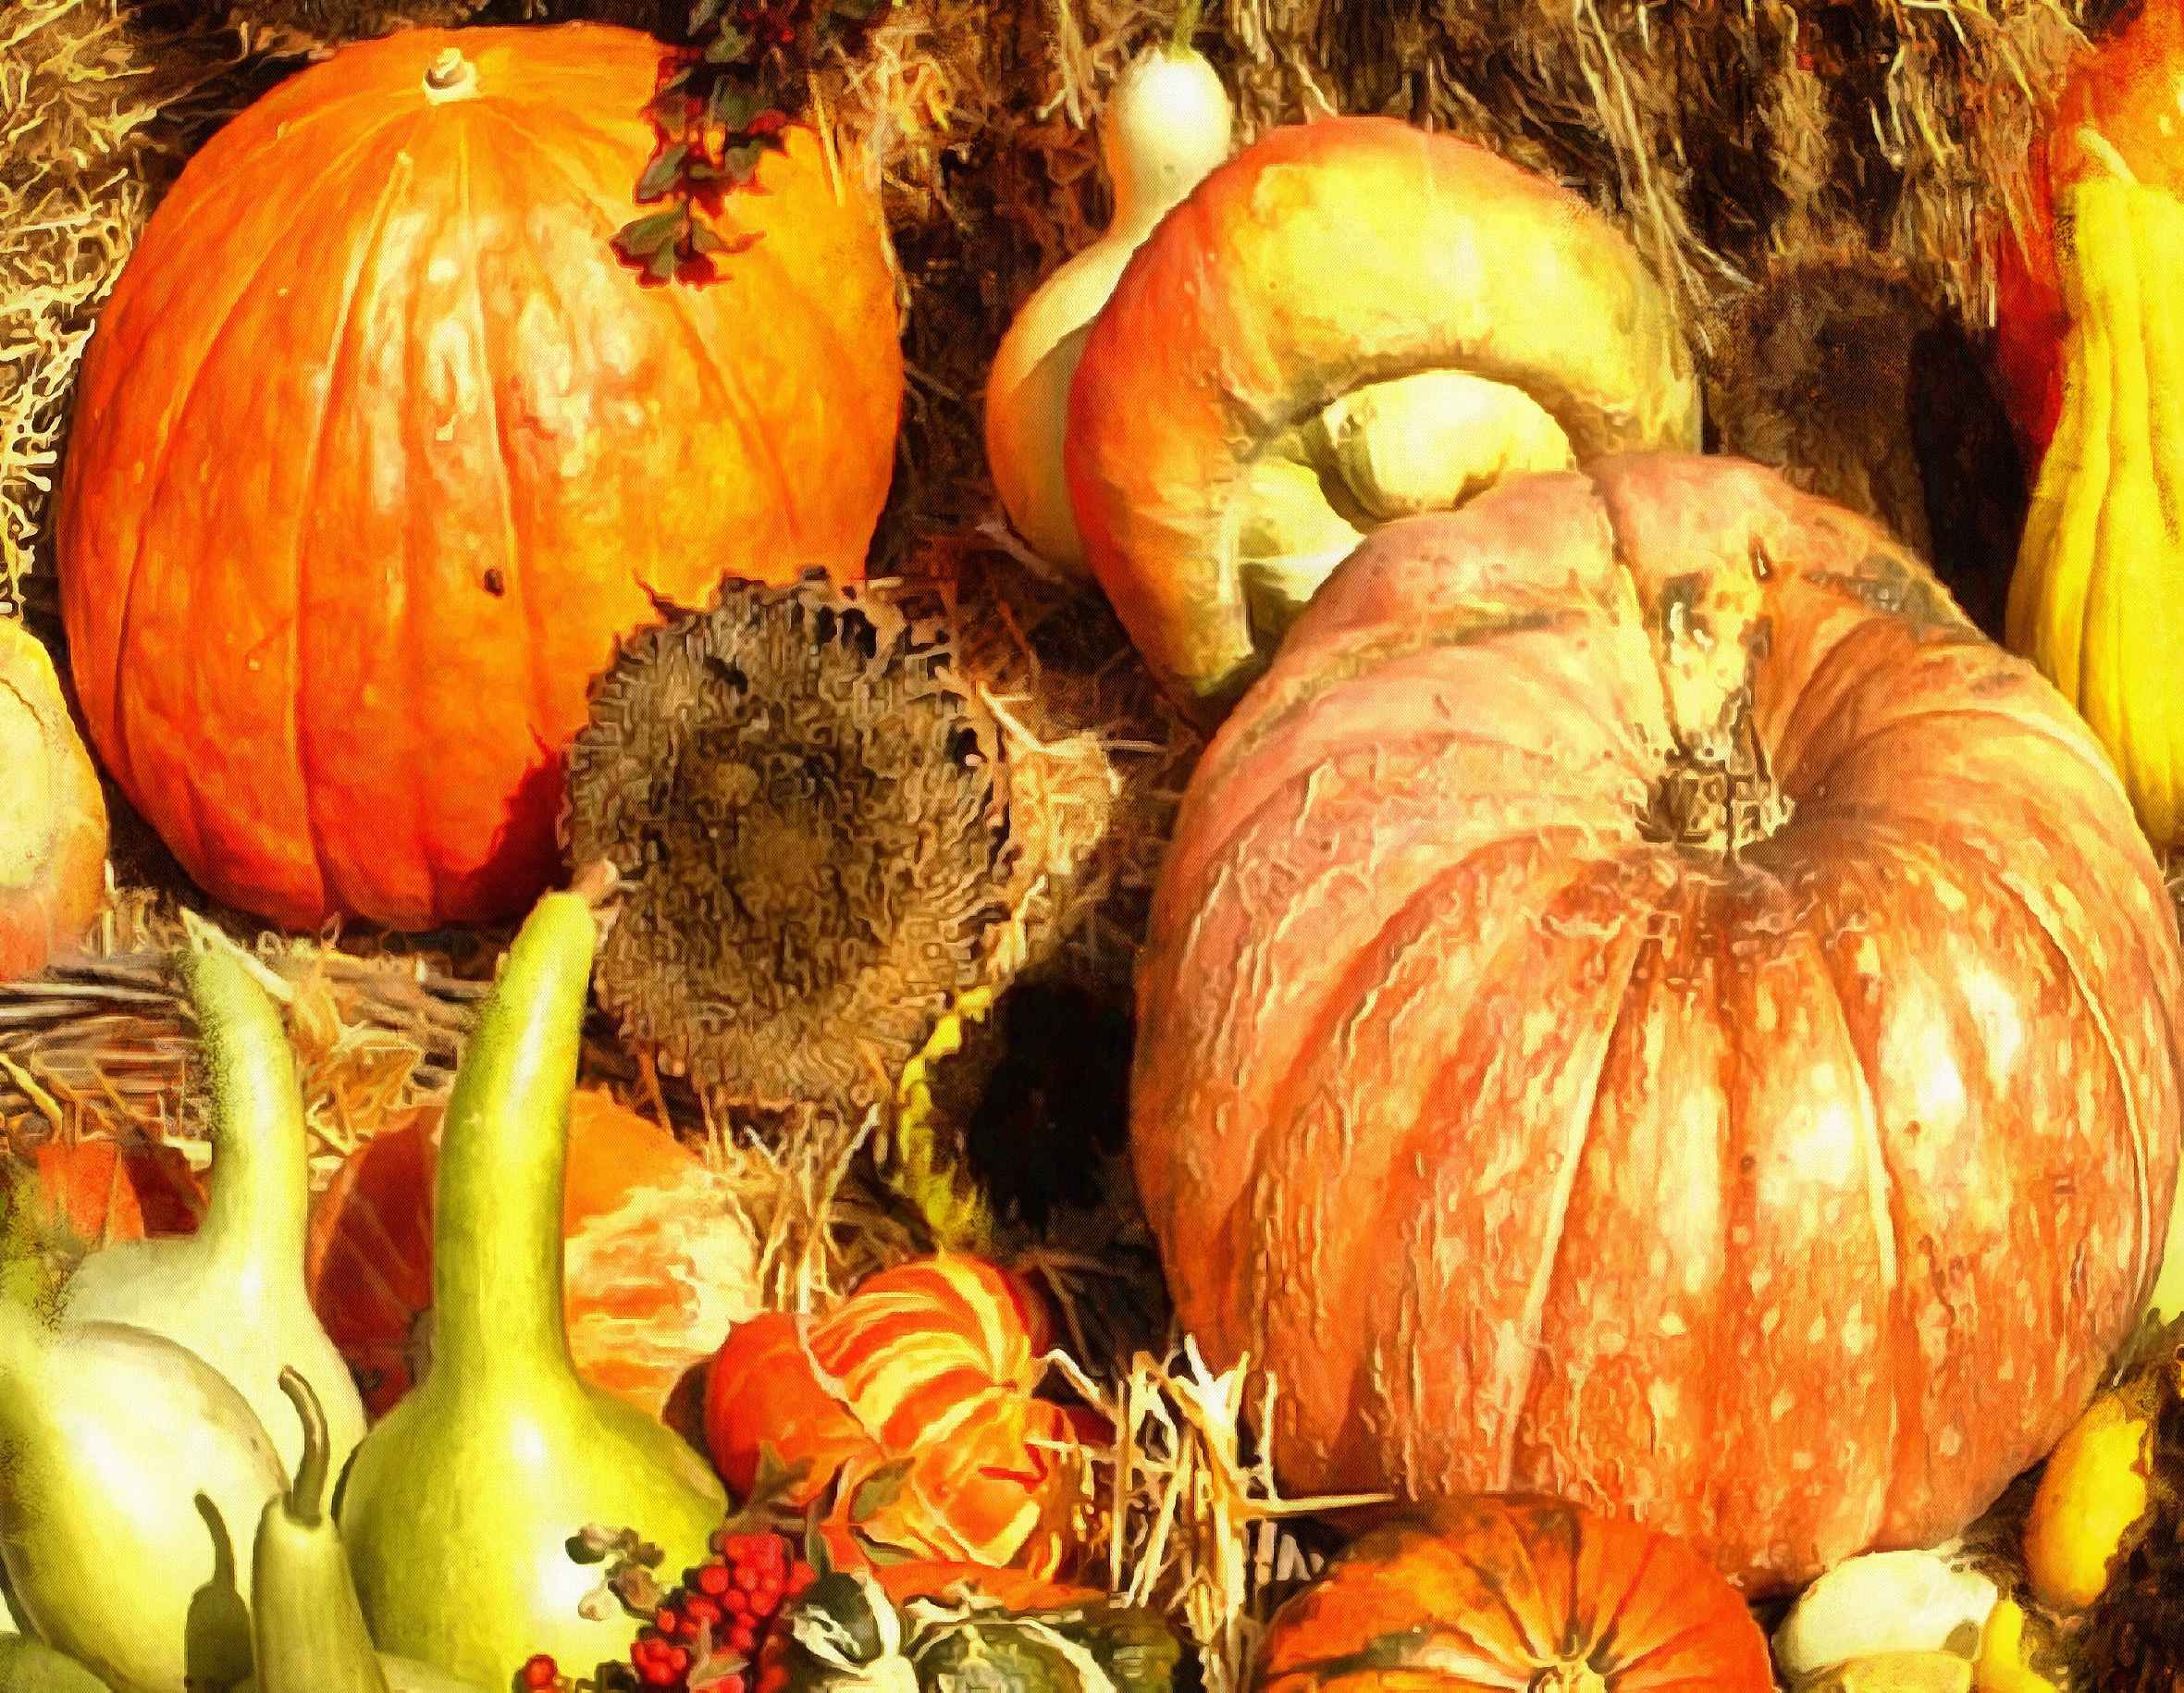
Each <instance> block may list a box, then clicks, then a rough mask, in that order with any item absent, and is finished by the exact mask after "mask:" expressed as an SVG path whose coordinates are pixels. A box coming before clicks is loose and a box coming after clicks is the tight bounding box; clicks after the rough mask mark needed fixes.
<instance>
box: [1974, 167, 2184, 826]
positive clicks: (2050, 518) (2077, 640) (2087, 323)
mask: <svg viewBox="0 0 2184 1693" xmlns="http://www.w3.org/2000/svg"><path fill="white" fill-rule="evenodd" d="M2115 164H2116V166H2117V167H2120V165H2121V160H2120V159H2116V160H2115ZM2060 210H2061V213H2062V216H2061V218H2060V220H2059V226H2058V239H2057V241H2056V250H2055V256H2056V266H2057V272H2058V275H2059V278H2060V281H2061V285H2062V298H2063V308H2064V311H2065V314H2066V315H2067V322H2068V326H2069V327H2068V328H2067V332H2066V334H2065V338H2064V344H2063V392H2062V410H2061V414H2060V416H2059V418H2058V420H2057V422H2056V425H2055V432H2054V439H2052V440H2051V441H2050V442H2049V444H2048V449H2047V453H2046V456H2045V457H2044V458H2043V459H2042V462H2041V467H2040V480H2039V483H2038V486H2037V488H2036V489H2035V491H2034V493H2033V497H2032V509H2031V513H2030V515H2029V516H2028V517H2027V519H2026V522H2025V536H2024V540H2023V543H2022V545H2021V547H2020V549H2019V551H2018V555H2017V575H2016V576H2015V578H2014V579H2013V580H2012V582H2011V584H2010V597H2009V625H2008V634H2009V643H2010V645H2011V646H2012V647H2013V648H2015V649H2017V651H2019V652H2021V653H2024V654H2025V655H2026V656H2027V657H2029V658H2030V659H2031V660H2032V661H2033V662H2034V663H2036V664H2038V665H2039V666H2040V668H2041V670H2042V672H2043V673H2046V675H2047V676H2048V678H2049V680H2051V681H2052V682H2054V685H2055V686H2057V687H2058V688H2060V689H2061V690H2062V692H2063V694H2064V696H2065V697H2066V698H2068V699H2069V700H2070V702H2071V703H2072V704H2073V705H2075V706H2077V708H2078V709H2079V711H2080V712H2081V713H2082V714H2083V715H2084V717H2085V720H2086V722H2087V723H2090V724H2091V726H2092V730H2093V733H2094V734H2095V735H2098V736H2099V737H2100V740H2101V743H2102V745H2103V746H2104V747H2105V748H2107V749H2108V753H2109V756H2110V757H2111V758H2113V759H2114V760H2115V761H2116V770H2117V772H2119V773H2120V774H2121V775H2122V777H2123V784H2124V787H2125V788H2126V790H2127V791H2128V793H2129V795H2130V797H2131V805H2132V807H2133V809H2136V811H2137V812H2138V815H2139V822H2140V823H2141V826H2142V827H2143V828H2144V829H2145V831H2146V833H2147V834H2148V836H2149V837H2150V838H2151V839H2152V840H2153V843H2154V844H2155V845H2156V846H2162V847H2171V846H2177V845H2178V843H2179V841H2180V840H2184V322H2180V321H2179V320H2178V315H2177V312H2176V310H2175V306H2176V288H2177V283H2178V278H2179V276H2184V201H2180V200H2179V199H2178V197H2177V196H2176V195H2175V194H2174V193H2171V192H2168V191H2167V190H2165V189H2163V188H2157V187H2153V186H2151V185H2148V184H2145V183H2141V182H2138V181H2136V180H2133V179H2129V178H2128V176H2126V175H2124V174H2121V172H2120V170H2119V169H2110V170H2104V171H2095V172H2093V173H2091V174H2089V175H2088V176H2086V177H2084V178H2083V179H2080V180H2079V181H2078V182H2076V183H2074V184H2073V185H2072V186H2070V187H2069V188H2068V189H2067V190H2066V191H2065V192H2064V193H2063V195H2062V198H2061V202H2060Z"/></svg>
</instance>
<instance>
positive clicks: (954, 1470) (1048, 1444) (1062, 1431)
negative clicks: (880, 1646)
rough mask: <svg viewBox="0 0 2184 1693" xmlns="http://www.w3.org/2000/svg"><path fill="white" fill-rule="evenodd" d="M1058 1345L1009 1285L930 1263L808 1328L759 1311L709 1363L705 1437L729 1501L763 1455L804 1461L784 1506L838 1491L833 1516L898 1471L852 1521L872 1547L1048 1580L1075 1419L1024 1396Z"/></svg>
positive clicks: (1027, 1300) (867, 1288)
mask: <svg viewBox="0 0 2184 1693" xmlns="http://www.w3.org/2000/svg"><path fill="white" fill-rule="evenodd" d="M1052 1340H1053V1336H1052V1333H1051V1329H1050V1327H1049V1323H1048V1318H1047V1316H1046V1314H1045V1311H1044V1310H1043V1305H1042V1304H1041V1302H1040V1301H1039V1299H1038V1298H1037V1297H1036V1296H1035V1295H1034V1294H1033V1293H1032V1291H1031V1290H1030V1288H1028V1287H1027V1286H1025V1285H1024V1284H1023V1283H1022V1282H1021V1281H1020V1280H1019V1279H1017V1278H1016V1277H1015V1276H1013V1275H1011V1274H1009V1273H1008V1272H1006V1271H1004V1270H1001V1269H998V1268H996V1267H994V1266H993V1265H991V1264H986V1263H984V1262H981V1260H979V1259H976V1258H971V1257H966V1256H962V1255H960V1254H940V1255H938V1256H935V1257H932V1258H927V1259H922V1260H919V1261H917V1262H915V1263H910V1264H905V1265H899V1266H896V1267H894V1268H891V1269H885V1270H882V1271H880V1272H879V1273H878V1274H876V1275H874V1276H871V1277H870V1278H868V1279H866V1280H865V1281H863V1282H862V1283H860V1284H859V1285H858V1288H857V1290H856V1291H854V1292H853V1293H851V1294H850V1295H849V1297H848V1298H846V1299H845V1300H844V1301H842V1303H841V1304H838V1305H836V1306H835V1307H834V1308H833V1310H832V1311H830V1312H828V1313H826V1314H825V1315H823V1316H819V1317H816V1318H814V1317H805V1316H794V1315H791V1314H789V1313H786V1312H778V1311H774V1312H768V1313H766V1314H765V1315H763V1316H758V1317H755V1318H753V1319H752V1320H751V1321H749V1322H747V1323H745V1324H744V1325H742V1326H741V1327H740V1328H737V1329H736V1330H735V1331H734V1333H733V1334H731V1335H730V1336H729V1337H728V1340H727V1343H726V1344H725V1345H723V1346H722V1348H721V1352H720V1355H719V1356H718V1357H716V1358H715V1359H714V1360H713V1366H712V1372H711V1375H710V1377H709V1380H708V1382H707V1390H706V1437H707V1442H708V1444H709V1446H710V1448H711V1450H712V1455H713V1462H714V1463H715V1464H717V1465H719V1466H720V1470H721V1474H722V1476H723V1477H726V1478H727V1482H728V1486H729V1488H730V1489H731V1490H733V1491H734V1492H735V1493H736V1494H738V1495H739V1496H740V1495H742V1494H744V1493H746V1492H747V1490H748V1489H749V1488H750V1486H751V1484H752V1482H753V1480H754V1479H755V1478H756V1477H757V1476H758V1473H759V1457H760V1453H761V1450H762V1449H766V1448H771V1450H772V1452H774V1453H775V1455H776V1456H777V1457H779V1458H780V1459H781V1461H782V1462H783V1463H784V1464H791V1465H794V1464H799V1463H805V1464H809V1466H810V1468H809V1471H808V1474H807V1476H806V1477H805V1479H804V1482H803V1484H802V1486H801V1487H800V1488H799V1489H796V1490H794V1491H792V1492H791V1493H790V1494H789V1495H788V1496H787V1497H786V1499H785V1500H784V1501H783V1502H785V1503H788V1504H791V1505H796V1506H801V1505H803V1504H805V1503H807V1502H808V1501H811V1500H813V1499H816V1498H818V1497H819V1496H820V1495H821V1493H822V1492H824V1491H825V1490H826V1489H828V1488H830V1487H834V1488H836V1489H837V1492H836V1501H837V1507H838V1510H837V1515H838V1516H843V1517H846V1515H847V1514H849V1513H850V1512H851V1511H852V1510H853V1509H854V1508H855V1507H856V1506H857V1504H858V1498H857V1496H858V1491H859V1489H860V1488H861V1487H862V1486H863V1484H864V1483H865V1482H866V1481H868V1480H870V1479H872V1478H873V1477H876V1476H878V1475H880V1474H881V1473H882V1471H888V1472H892V1473H893V1480H892V1483H891V1484H889V1485H884V1486H882V1487H880V1488H878V1489H875V1490H876V1491H878V1492H882V1493H885V1494H888V1495H889V1497H887V1498H886V1500H885V1501H884V1502H883V1503H881V1504H879V1505H878V1506H877V1508H875V1509H872V1510H870V1512H869V1513H866V1514H862V1515H861V1517H860V1520H859V1521H858V1527H859V1529H860V1530H861V1531H862V1532H863V1533H865V1534H866V1535H868V1536H870V1538H871V1539H874V1540H876V1541H878V1542H880V1543H882V1544H883V1545H887V1546H890V1547H893V1548H896V1549H899V1550H901V1551H907V1552H908V1553H909V1554H911V1555H912V1556H915V1557H919V1558H923V1559H939V1560H944V1561H956V1562H962V1563H993V1564H1002V1563H1018V1564H1019V1565H1021V1566H1023V1567H1025V1568H1027V1569H1030V1570H1033V1571H1035V1572H1038V1573H1042V1574H1045V1573H1051V1572H1052V1571H1053V1570H1055V1568H1057V1567H1059V1564H1060V1562H1061V1560H1062V1557H1063V1556H1064V1554H1065V1553H1066V1552H1067V1551H1068V1550H1069V1536H1068V1529H1067V1517H1068V1505H1069V1497H1068V1495H1067V1494H1066V1493H1065V1492H1064V1489H1065V1488H1066V1487H1067V1485H1068V1484H1069V1482H1070V1481H1071V1479H1072V1477H1071V1476H1070V1473H1069V1465H1068V1464H1067V1463H1066V1462H1063V1457H1064V1455H1065V1453H1064V1452H1063V1451H1062V1450H1061V1449H1066V1448H1067V1447H1069V1446H1072V1445H1074V1444H1076V1443H1077V1441H1078V1440H1079V1439H1080V1436H1082V1435H1084V1434H1086V1433H1087V1432H1089V1431H1090V1427H1091V1422H1090V1419H1088V1417H1087V1415H1086V1414H1083V1413H1080V1412H1077V1411H1075V1410H1071V1409H1065V1408H1064V1407H1063V1406H1061V1405H1058V1404H1054V1403H1048V1402H1047V1401H1045V1400H1042V1399H1037V1398H1034V1397H1033V1396H1032V1394H1033V1390H1035V1389H1036V1388H1037V1387H1038V1385H1039V1381H1040V1378H1041V1377H1042V1375H1043V1373H1044V1371H1043V1365H1042V1363H1041V1361H1040V1360H1041V1355H1042V1354H1043V1353H1044V1352H1045V1350H1046V1349H1047V1347H1048V1346H1049V1345H1050V1344H1051V1342H1052Z"/></svg>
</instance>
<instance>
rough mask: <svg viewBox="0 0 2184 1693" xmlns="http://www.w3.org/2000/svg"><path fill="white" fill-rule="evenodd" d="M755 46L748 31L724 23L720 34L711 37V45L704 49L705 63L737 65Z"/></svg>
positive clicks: (754, 41)
mask: <svg viewBox="0 0 2184 1693" xmlns="http://www.w3.org/2000/svg"><path fill="white" fill-rule="evenodd" d="M757 44H758V43H757V41H756V40H755V38H754V37H753V36H752V34H751V32H750V31H748V30H739V29H737V28H736V27H735V25H734V24H732V23H724V24H722V26H721V32H720V33H719V34H718V35H716V36H714V37H713V39H712V43H711V44H710V45H709V46H708V47H707V48H706V50H705V62H706V63H707V64H709V65H734V64H736V63H739V62H740V61H742V60H744V59H747V58H748V57H749V56H750V53H751V49H752V48H753V47H754V46H756V45H757Z"/></svg>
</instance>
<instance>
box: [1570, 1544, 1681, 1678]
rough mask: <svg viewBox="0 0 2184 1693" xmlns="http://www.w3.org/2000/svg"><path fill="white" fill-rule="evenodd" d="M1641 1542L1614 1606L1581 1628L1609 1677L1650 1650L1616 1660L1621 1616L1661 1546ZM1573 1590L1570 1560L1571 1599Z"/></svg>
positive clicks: (1575, 1580)
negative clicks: (1627, 1577) (1589, 1637)
mask: <svg viewBox="0 0 2184 1693" xmlns="http://www.w3.org/2000/svg"><path fill="white" fill-rule="evenodd" d="M1641 1542H1642V1543H1641V1545H1640V1546H1639V1549H1638V1563H1637V1567H1636V1568H1635V1569H1634V1570H1633V1571H1632V1572H1631V1578H1630V1580H1629V1581H1628V1582H1626V1583H1624V1585H1623V1591H1622V1592H1620V1593H1618V1594H1617V1595H1616V1596H1615V1601H1614V1603H1612V1604H1610V1605H1609V1606H1608V1607H1607V1610H1606V1614H1605V1615H1604V1616H1603V1615H1602V1614H1601V1613H1598V1612H1595V1613H1593V1615H1592V1616H1591V1617H1589V1618H1587V1619H1586V1624H1585V1626H1586V1632H1587V1633H1589V1634H1590V1635H1591V1636H1592V1641H1593V1652H1594V1655H1595V1656H1596V1657H1598V1658H1599V1659H1602V1660H1604V1661H1605V1664H1604V1667H1605V1668H1606V1669H1607V1671H1608V1672H1609V1673H1610V1674H1615V1675H1621V1674H1623V1672H1624V1671H1625V1670H1627V1669H1629V1668H1631V1667H1632V1665H1634V1664H1635V1663H1636V1662H1638V1660H1639V1659H1641V1658H1643V1657H1645V1656H1647V1653H1649V1652H1651V1651H1652V1650H1653V1648H1651V1647H1643V1648H1641V1649H1640V1650H1638V1651H1637V1652H1636V1653H1635V1654H1634V1655H1633V1656H1632V1657H1630V1658H1629V1659H1620V1658H1618V1657H1617V1656H1616V1651H1617V1647H1618V1642H1619V1641H1620V1639H1621V1637H1622V1634H1623V1613H1624V1611H1626V1610H1627V1609H1628V1608H1629V1606H1630V1602H1631V1600H1632V1599H1633V1598H1635V1596H1636V1594H1637V1592H1638V1590H1639V1589H1640V1588H1643V1587H1644V1586H1645V1585H1646V1573H1647V1571H1648V1570H1650V1569H1651V1568H1652V1567H1653V1554H1654V1552H1655V1551H1657V1550H1658V1549H1659V1548H1660V1544H1661V1542H1660V1539H1659V1538H1658V1537H1656V1536H1653V1535H1646V1536H1643V1537H1641ZM1570 1588H1571V1592H1572V1593H1573V1595H1574V1594H1575V1593H1576V1591H1577V1588H1578V1573H1577V1570H1576V1561H1575V1560H1574V1559H1573V1560H1572V1574H1571V1577H1570ZM1575 1614H1576V1613H1575V1612H1574V1611H1573V1613H1572V1615H1573V1616H1574V1615H1575Z"/></svg>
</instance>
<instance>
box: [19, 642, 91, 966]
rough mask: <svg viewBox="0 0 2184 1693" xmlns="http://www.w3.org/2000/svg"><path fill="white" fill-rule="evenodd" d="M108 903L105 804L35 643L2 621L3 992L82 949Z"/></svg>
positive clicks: (51, 671)
mask: <svg viewBox="0 0 2184 1693" xmlns="http://www.w3.org/2000/svg"><path fill="white" fill-rule="evenodd" d="M105 898H106V801H105V796H104V795H103V794H101V793H100V791H99V779H98V773H97V772H95V771H93V769H92V765H91V755H90V754H89V753H87V752H86V751H84V749H83V742H82V741H81V740H80V738H79V737H78V735H77V734H76V725H75V723H73V722H71V721H70V719H69V717H68V705H67V703H66V702H65V701H64V700H63V699H62V698H61V688H60V678H59V677H58V676H56V674H55V673H54V668H53V661H52V660H51V659H49V658H48V657H46V653H45V649H44V647H43V646H42V645H41V644H40V643H39V641H38V639H37V637H36V636H32V635H31V632H30V631H29V630H27V629H25V628H24V627H23V626H22V624H19V623H17V622H15V621H14V620H13V619H12V618H8V617H0V982H6V981H8V980H10V979H12V978H14V977H18V976H29V975H35V974H36V973H37V972H38V971H39V970H43V969H44V967H45V964H46V960H47V959H48V958H51V957H52V956H53V955H54V954H55V953H56V952H58V951H60V950H62V949H63V948H65V947H68V946H71V945H75V944H76V943H77V942H78V941H80V939H82V937H83V933H84V931H85V930H87V929H89V928H90V927H91V923H92V920H93V918H95V917H96V916H97V915H98V911H99V908H100V907H101V906H102V905H104V904H105Z"/></svg>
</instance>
